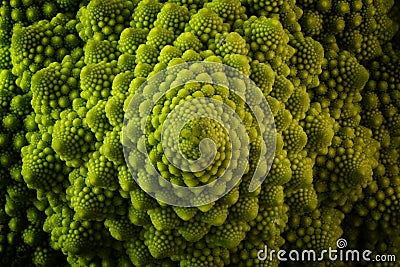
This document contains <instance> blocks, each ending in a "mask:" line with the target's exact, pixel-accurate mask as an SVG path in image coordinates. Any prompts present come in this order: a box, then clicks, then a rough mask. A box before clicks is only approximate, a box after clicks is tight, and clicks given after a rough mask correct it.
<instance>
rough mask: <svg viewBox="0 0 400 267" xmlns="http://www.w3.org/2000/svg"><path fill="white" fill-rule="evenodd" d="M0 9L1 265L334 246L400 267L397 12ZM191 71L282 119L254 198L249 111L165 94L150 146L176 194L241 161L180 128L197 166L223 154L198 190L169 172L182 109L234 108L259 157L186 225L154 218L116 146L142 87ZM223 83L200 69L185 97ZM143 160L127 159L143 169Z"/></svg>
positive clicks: (215, 129)
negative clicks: (252, 88)
mask: <svg viewBox="0 0 400 267" xmlns="http://www.w3.org/2000/svg"><path fill="white" fill-rule="evenodd" d="M395 2H396V3H395ZM0 5H1V6H0V118H1V120H0V124H1V125H0V165H1V169H0V265H2V266H54V265H57V266H182V267H184V266H193V267H197V266H278V265H279V266H286V265H288V266H291V265H294V266H296V262H294V263H288V262H281V263H280V262H279V261H278V260H277V258H274V259H273V260H266V261H260V260H259V259H257V252H258V251H259V250H262V249H264V247H265V246H267V247H268V248H269V249H270V250H272V249H274V250H277V251H278V250H280V249H285V250H290V249H297V250H302V249H314V250H316V251H321V250H323V249H327V248H328V247H332V248H335V247H336V240H337V239H339V238H340V237H342V238H345V239H346V240H347V241H348V245H347V248H349V249H359V250H364V249H369V250H371V251H373V255H377V254H386V255H389V254H391V255H395V256H396V257H397V259H398V260H400V224H399V222H400V173H399V172H400V171H399V167H400V166H399V165H400V160H399V153H400V112H399V109H400V33H399V31H398V28H399V26H398V25H399V22H400V21H399V16H398V14H399V12H400V6H399V4H398V1H393V0H380V1H372V0H354V1H350V0H314V1H306V0H298V1H295V0H290V1H264V0H213V1H209V0H201V1H200V0H194V1H179V0H168V1H162V2H161V1H158V0H143V1H131V0H92V1H73V0H57V1H47V0H40V1H29V0H12V1H2V2H1V3H0ZM191 61H205V62H217V63H223V64H226V65H229V66H231V67H233V68H236V69H237V70H239V71H241V72H242V73H243V74H244V75H246V76H248V77H249V78H251V79H252V80H253V81H254V82H255V83H256V84H257V86H258V87H259V88H260V89H261V91H262V93H263V94H264V96H265V98H266V99H267V101H268V103H269V105H270V107H271V110H272V113H273V115H274V120H275V124H276V130H277V137H276V138H277V144H276V153H275V158H274V161H273V163H272V167H271V171H270V172H269V174H268V176H267V178H266V180H265V181H264V183H263V184H262V186H261V187H260V188H259V189H258V190H256V191H254V192H248V190H247V189H248V185H249V183H250V179H251V177H252V173H253V172H254V171H255V168H256V163H257V161H258V157H259V155H258V151H260V142H259V141H260V140H259V132H257V130H255V131H254V130H251V129H252V128H253V129H254V126H255V125H256V121H255V120H254V118H252V116H253V115H252V113H251V112H249V110H248V107H247V106H246V105H245V104H244V103H243V101H240V100H239V99H238V97H237V95H235V94H234V93H232V92H230V91H229V90H228V89H227V88H224V87H221V86H213V85H211V84H207V83H203V84H202V83H189V84H186V85H185V86H183V87H181V88H178V89H179V90H178V89H175V90H171V91H169V92H168V94H166V95H165V97H163V98H161V99H160V100H159V101H158V102H157V103H156V105H155V106H154V108H153V110H152V113H151V117H150V118H151V119H150V120H149V121H148V127H147V128H146V129H147V132H146V134H147V135H146V136H147V143H146V144H147V149H148V151H149V160H150V161H151V162H152V163H153V164H154V165H155V167H156V169H157V170H158V171H159V172H160V173H161V175H162V176H163V177H164V178H165V179H168V180H170V181H171V182H173V183H175V184H179V185H183V186H189V187H191V186H197V185H202V184H207V183H209V182H210V181H213V180H214V179H216V178H217V177H218V175H220V174H221V173H222V172H223V171H224V168H225V167H226V166H227V161H229V159H230V154H229V153H228V152H229V151H230V146H229V141H230V140H229V138H228V137H227V135H226V132H224V130H223V129H221V127H220V126H219V125H218V124H217V123H216V122H215V121H212V120H207V119H198V120H194V121H192V122H191V123H189V124H187V125H186V126H185V127H184V128H183V130H182V132H181V133H180V138H179V144H180V145H181V147H182V151H183V154H184V155H185V156H186V157H187V158H190V159H196V158H197V157H198V156H199V151H198V150H197V147H198V145H199V142H200V137H201V138H204V137H210V138H211V139H213V140H214V141H216V142H219V145H217V147H218V149H219V150H218V158H217V159H216V162H214V165H212V166H210V167H209V168H208V169H207V171H206V172H195V173H188V172H184V171H181V170H178V169H176V168H175V167H174V166H172V164H171V163H170V162H168V160H167V158H166V157H165V155H163V153H162V151H163V150H162V148H161V149H160V129H161V128H160V127H161V126H162V124H163V122H164V120H165V119H166V117H167V115H168V114H169V113H170V112H171V111H172V110H173V109H174V108H176V107H178V106H179V105H180V104H182V103H184V102H185V101H188V100H190V99H195V98H198V97H203V96H205V97H211V98H213V99H215V100H217V101H221V102H223V103H226V104H227V105H228V106H230V107H232V108H233V109H234V110H235V111H236V113H238V115H239V117H240V118H241V119H242V120H243V121H244V124H245V126H246V129H247V130H248V132H249V136H250V141H251V142H250V157H249V162H248V168H247V169H246V171H247V173H246V174H245V175H244V176H243V177H241V179H240V183H239V184H238V185H236V186H235V187H234V188H233V190H232V191H230V192H229V193H228V194H227V195H225V196H224V197H223V198H221V199H219V200H217V201H215V202H213V203H210V204H208V205H203V206H199V207H192V208H184V207H175V206H169V205H166V204H165V203H160V202H158V201H157V200H155V199H153V198H151V197H150V196H149V195H147V194H146V193H145V192H144V191H143V190H142V189H141V188H140V187H139V186H138V185H137V184H136V182H135V180H134V178H133V177H132V176H131V174H130V172H129V169H128V167H127V165H126V163H125V161H124V156H123V149H122V143H123V142H128V141H129V140H123V139H122V134H121V132H122V128H123V118H124V111H126V108H127V106H128V104H129V101H130V100H131V99H132V96H133V95H134V94H135V92H136V90H138V88H139V87H140V85H141V84H143V83H144V82H145V81H146V80H147V79H148V78H150V77H151V76H152V75H154V74H155V73H157V72H159V71H161V70H163V69H166V68H168V67H171V66H176V65H178V64H182V63H185V62H191ZM214 72H215V75H213V76H212V77H209V76H208V77H206V76H205V75H203V74H202V73H201V69H198V68H197V69H196V70H195V71H193V72H186V73H185V75H186V76H185V75H183V76H178V77H177V79H180V80H181V81H182V80H185V79H188V77H190V75H194V74H196V75H203V76H202V78H204V79H208V80H209V81H219V82H223V81H224V80H225V79H226V77H224V75H223V73H222V72H221V69H215V70H214ZM235 86H237V87H240V86H241V85H240V82H238V84H236V85H235ZM148 93H149V94H151V93H156V91H155V92H154V91H153V92H152V91H149V92H148ZM181 112H182V111H181ZM127 127H130V125H127ZM141 160H142V159H141V156H140V155H139V154H134V153H131V154H130V156H129V158H128V161H129V163H130V164H131V165H135V164H139V163H140V161H141ZM151 178H152V174H151V173H149V170H147V169H140V170H138V179H141V181H142V182H143V183H144V184H146V185H147V186H148V187H152V186H155V185H154V182H152V181H151ZM158 186H159V185H158ZM162 193H163V192H162V190H161V191H160V194H162ZM371 258H373V256H371ZM307 264H308V265H309V266H313V265H316V266H342V265H343V266H359V265H360V264H363V265H366V266H398V264H399V263H398V262H397V263H396V262H386V263H383V262H368V263H367V262H361V263H357V262H346V263H344V262H340V261H335V262H332V261H330V260H329V259H327V260H326V261H322V262H318V263H316V262H310V263H307Z"/></svg>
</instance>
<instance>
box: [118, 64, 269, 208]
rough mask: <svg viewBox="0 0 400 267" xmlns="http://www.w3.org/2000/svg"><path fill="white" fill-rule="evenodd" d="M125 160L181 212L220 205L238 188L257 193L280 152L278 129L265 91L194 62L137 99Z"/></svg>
mask: <svg viewBox="0 0 400 267" xmlns="http://www.w3.org/2000/svg"><path fill="white" fill-rule="evenodd" d="M123 140H124V141H123V145H124V155H125V159H126V161H127V164H128V166H129V169H130V172H131V174H132V176H133V177H134V178H135V180H136V182H137V183H138V184H139V186H140V187H141V188H142V189H143V190H144V191H145V192H146V193H148V194H149V195H151V196H153V197H154V198H156V199H157V200H158V201H160V202H163V203H166V204H169V205H174V206H182V207H198V206H203V205H207V204H210V203H213V202H215V201H216V200H218V199H219V198H221V197H223V196H224V195H225V194H227V193H228V192H229V191H230V190H231V189H232V188H233V187H235V186H236V185H237V184H238V183H239V182H240V183H247V185H248V188H249V191H250V192H252V191H254V190H256V189H257V188H258V187H259V186H260V185H261V183H262V182H263V180H264V179H265V177H266V175H267V174H268V171H269V169H270V167H271V165H272V161H273V157H274V153H275V142H276V141H275V124H274V120H273V116H272V113H271V110H270V109H269V106H268V103H267V101H266V99H265V98H264V96H263V94H262V92H261V91H260V90H259V89H258V87H257V86H256V85H255V84H254V83H253V82H252V81H251V80H250V79H249V78H248V77H246V76H245V75H243V74H242V73H240V72H239V71H237V70H235V69H233V68H231V67H228V66H225V65H222V64H218V63H211V62H191V63H184V64H179V65H176V66H173V67H171V68H168V69H166V70H163V71H161V72H158V73H156V74H154V75H153V76H151V77H150V78H149V79H148V80H147V81H146V82H144V83H143V84H142V85H141V86H140V87H139V88H138V89H137V91H136V92H135V94H134V96H133V97H132V100H131V101H130V103H129V105H128V107H127V110H126V113H125V120H124V128H123Z"/></svg>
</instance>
